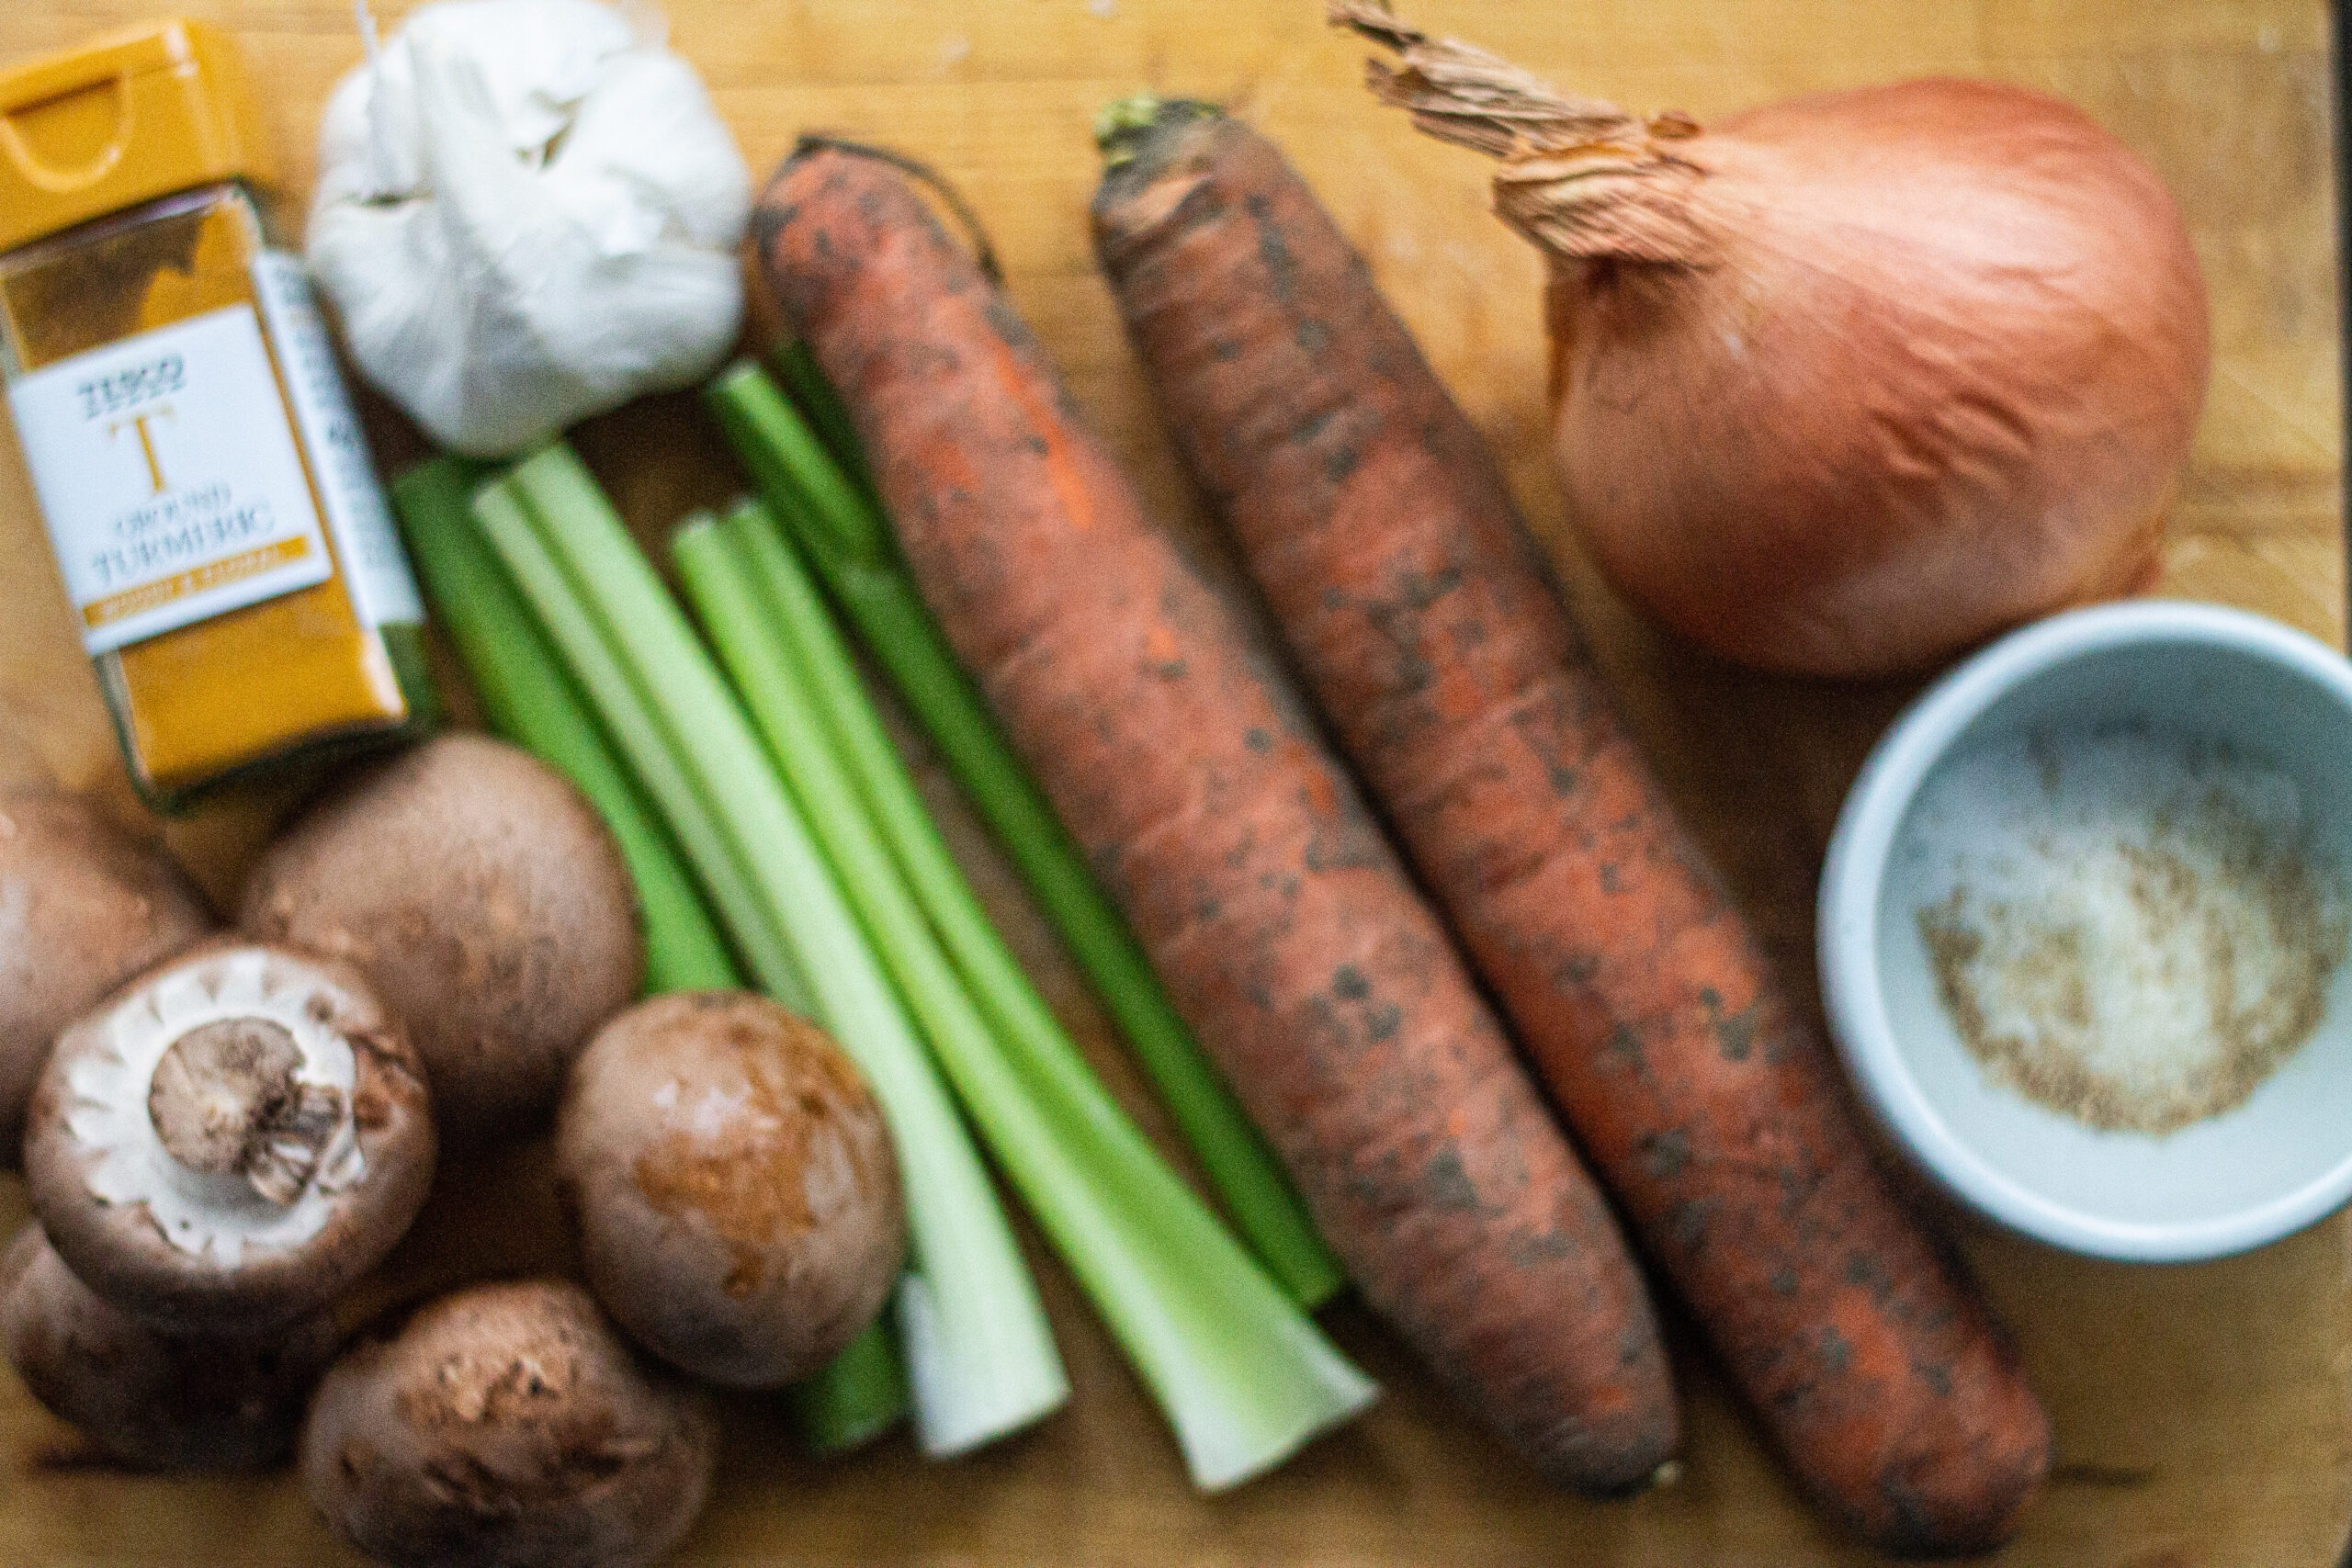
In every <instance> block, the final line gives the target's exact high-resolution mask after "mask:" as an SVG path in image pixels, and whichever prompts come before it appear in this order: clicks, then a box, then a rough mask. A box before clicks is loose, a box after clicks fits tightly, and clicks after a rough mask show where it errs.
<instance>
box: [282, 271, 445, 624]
mask: <svg viewBox="0 0 2352 1568" xmlns="http://www.w3.org/2000/svg"><path fill="white" fill-rule="evenodd" d="M254 293H255V294H256V295H258V296H259V297H260V299H261V314H262V320H263V321H266V322H268V323H269V338H270V342H271V343H273V344H277V359H278V364H279V366H280V367H282V368H283V369H284V370H285V372H286V387H287V390H288V391H289V392H290V393H292V394H293V402H294V421H295V423H297V424H299V425H300V427H301V433H302V449H303V450H304V451H306V452H308V453H309V454H310V456H311V473H313V474H315V475H316V476H317V477H318V481H319V495H320V498H321V499H322V501H323V502H325V504H326V510H327V528H328V531H329V532H330V533H331V534H333V536H334V547H335V554H336V556H337V557H338V558H341V560H342V562H343V575H344V583H345V586H346V587H347V588H348V589H349V590H350V591H351V606H352V608H353V609H354V610H355V611H356V612H357V613H358V615H359V618H360V620H361V621H362V622H364V623H366V624H367V625H368V626H383V625H385V624H387V623H388V622H390V623H406V624H409V625H419V624H422V623H423V621H424V600H423V599H422V598H421V597H420V596H419V595H418V593H417V591H416V575H415V573H413V571H411V570H409V564H408V556H407V553H406V552H405V551H403V550H402V549H401V537H400V534H399V531H398V530H396V529H395V528H394V527H393V526H392V513H391V508H390V506H388V505H387V504H386V503H385V501H384V487H383V486H382V485H381V484H379V482H378V481H377V479H376V465H375V463H374V462H373V461H372V460H371V459H370V458H369V457H368V436H367V434H366V432H364V431H363V430H361V429H360V427H359V416H358V415H357V414H356V413H355V412H352V407H351V394H350V393H349V392H348V391H347V390H345V388H344V384H343V370H342V367H339V366H338V365H336V364H335V361H334V342H333V340H332V339H330V338H329V337H328V336H327V327H326V322H325V321H324V320H323V319H322V317H321V316H320V314H319V307H318V303H317V301H316V300H315V299H313V298H312V296H311V280H310V278H309V277H308V276H306V275H305V274H304V273H303V271H302V262H301V258H300V257H299V256H294V255H290V254H288V253H286V252H284V251H265V252H263V253H262V254H261V255H260V256H259V257H257V258H256V259H255V260H254Z"/></svg>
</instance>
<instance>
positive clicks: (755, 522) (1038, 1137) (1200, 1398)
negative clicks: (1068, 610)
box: [673, 502, 1376, 1490]
mask: <svg viewBox="0 0 2352 1568" xmlns="http://www.w3.org/2000/svg"><path fill="white" fill-rule="evenodd" d="M673 557H674V559H675V561H676V563H677V566H678V569H679V573H680V576H681V578H682V579H683V581H684V586H685V590H686V594H687V597H688V599H689V600H690V601H691V602H692V603H693V604H694V605H695V610H696V612H697V613H698V614H699V615H700V616H701V618H702V621H703V625H704V626H705V628H706V630H707V631H708V633H709V634H710V636H711V638H712V640H713V641H714V642H715V643H716V644H717V646H718V651H719V657H720V660H721V662H722V663H724V664H725V665H726V667H727V669H728V671H729V673H730V674H731V675H732V676H733V677H734V680H735V684H736V688H737V690H738V692H739V693H741V695H742V696H743V698H744V700H745V702H746V704H747V705H749V707H750V708H751V710H752V717H753V719H754V720H755V721H756V722H757V724H758V725H759V727H760V728H761V730H762V731H763V733H764V735H765V736H766V738H767V740H768V747H769V751H770V754H771V755H772V756H773V757H774V759H775V762H776V764H777V766H778V768H779V769H780V770H781V771H782V773H783V774H784V777H785V781H786V784H787V786H788V787H789V788H790V790H791V791H792V793H793V795H795V796H796V797H797V799H798V800H799V802H800V804H801V807H802V809H803V810H804V811H805V812H806V813H807V815H808V819H809V825H810V826H811V828H812V829H814V830H815V833H816V837H817V840H818V842H819V844H820V847H821V848H822V850H823V851H824V852H825V854H826V856H827V858H828V859H829V860H830V861H831V863H832V866H833V868H834V870H835V871H836V872H837V873H838V874H840V877H841V880H842V886H844V888H845V889H846V890H847V892H848V894H849V897H850V902H851V904H852V905H853V906H854V908H856V909H857V910H858V912H859V914H860V915H861V916H862V917H863V919H864V920H865V928H866V932H867V935H868V936H869V937H870V938H871V939H872V941H873V943H874V946H875V948H876V951H878V952H879V953H881V954H882V956H883V959H884V962H885V963H886V964H887V965H888V967H889V969H890V971H891V973H892V975H893V976H895V977H896V978H897V979H898V982H899V990H900V992H901V994H902V995H904V996H905V997H906V998H907V999H908V1001H909V1003H910V1006H911V1008H912V1010H913V1011H914V1013H915V1015H916V1017H917V1019H918V1020H919V1021H920V1022H921V1023H922V1029H923V1032H924V1034H925V1035H926V1036H927V1037H928V1039H929V1040H930V1042H931V1044H932V1048H933V1054H934V1055H935V1056H936V1058H937V1059H938V1061H939V1063H940V1065H941V1066H942V1067H944V1069H945V1071H946V1074H947V1077H948V1078H949V1080H950V1081H951V1082H952V1083H953V1084H954V1085H955V1087H956V1092H957V1094H958V1095H959V1096H960V1098H961V1099H962V1100H963V1102H964V1104H965V1107H966V1108H967V1110H968V1111H970V1113H971V1115H972V1119H973V1122H975V1124H976V1125H977V1126H978V1129H979V1131H980V1134H981V1136H982V1138H983V1139H984V1140H985V1141H986V1143H987V1144H988V1145H989V1151H990V1153H991V1154H993V1155H994V1156H995V1157H996V1161H997V1163H998V1165H999V1166H1000V1167H1001V1168H1003V1169H1004V1170H1005V1172H1006V1173H1007V1174H1008V1175H1009V1176H1010V1177H1011V1178H1012V1181H1013V1183H1014V1185H1015V1186H1016V1187H1017V1188H1018V1189H1019V1190H1020V1191H1021V1193H1022V1195H1023V1198H1024V1199H1025V1200H1026V1201H1027V1203H1028V1207H1029V1210H1030V1213H1032V1214H1034V1215H1035V1217H1036V1219H1037V1221H1038V1223H1039V1224H1041V1225H1042V1226H1043V1227H1044V1229H1045V1231H1046V1235H1048V1236H1049V1237H1051V1238H1052V1240H1053V1242H1054V1244H1055V1247H1056V1249H1057V1251H1058V1252H1059V1253H1060V1254H1061V1257H1062V1258H1063V1260H1064V1261H1065V1262H1066V1263H1068V1264H1069V1267H1070V1269H1071V1272H1072V1273H1074V1274H1075V1275H1076V1276H1077V1278H1078V1280H1079V1282H1080V1285H1081V1286H1083V1287H1084V1288H1085V1290H1086V1292H1087V1293H1088V1295H1089V1297H1090V1298H1091V1300H1092V1302H1093V1303H1094V1305H1095V1308H1096V1310H1097V1311H1099V1312H1100V1313H1101V1314H1102V1315H1103V1319H1104V1321H1105V1322H1106V1323H1107V1324H1108V1325H1110V1327H1111V1330H1112V1332H1113V1334H1114V1336H1115V1337H1116V1338H1117V1339H1118V1341H1119V1343H1120V1346H1121V1347H1122V1348H1124V1349H1125V1352H1126V1354H1127V1357H1128V1359H1129V1360H1130V1362H1131V1363H1132V1364H1133V1365H1134V1366H1135V1368H1136V1372H1137V1373H1138V1374H1139V1375H1140V1376H1141V1377H1142V1379H1143V1381H1144V1382H1145V1383H1146V1385H1147V1386H1148V1387H1149V1388H1150V1389H1151V1391H1152V1393H1154V1395H1155V1396H1156V1397H1157V1398H1158V1399H1159V1404H1160V1407H1161V1409H1162V1410H1163V1411H1164V1412H1165V1413H1166V1414H1167V1416H1168V1418H1169V1420H1170V1424H1171V1425H1172V1426H1173V1427H1174V1428H1175V1432H1176V1437H1177V1440H1178V1443H1179V1445H1180V1446H1181V1447H1182V1450H1183V1453H1184V1458H1185V1461H1186V1464H1187V1465H1188V1467H1189V1468H1190V1470H1191V1472H1192V1475H1193V1482H1194V1483H1195V1484H1197V1485H1199V1486H1201V1487H1203V1488H1204V1489H1207V1490H1216V1489H1220V1488H1223V1487H1227V1486H1230V1485H1233V1484H1235V1483H1238V1482H1241V1481H1245V1480H1248V1479H1249V1478H1250V1477H1251V1476H1254V1475H1258V1474H1260V1473H1262V1472H1264V1471H1266V1470H1268V1469H1271V1468H1272V1466H1274V1465H1275V1464H1278V1463H1280V1462H1281V1461H1283V1459H1284V1458H1286V1457H1288V1456H1289V1455H1290V1454H1291V1453H1292V1452H1294V1451H1295V1450H1296V1449H1297V1448H1298V1447H1299V1445H1300V1444H1302V1443H1304V1442H1306V1440H1307V1439H1308V1438H1312V1437H1313V1436H1315V1435H1316V1434H1317V1433H1318V1432H1320V1431H1322V1430H1324V1429H1325V1428H1327V1427H1330V1426H1333V1425H1335V1424H1337V1423H1339V1422H1340V1421H1344V1420H1346V1419H1347V1418H1348V1417H1349V1416H1352V1415H1354V1414H1355V1413H1356V1412H1357V1411H1359V1410H1361V1409H1362V1408H1363V1406H1364V1405H1365V1404H1367V1403H1369V1402H1370V1400H1371V1399H1372V1398H1373V1397H1374V1393H1375V1392H1376V1390H1375V1388H1374V1384H1373V1383H1372V1382H1370V1380H1368V1379H1367V1378H1365V1377H1364V1376H1363V1373H1362V1372H1360V1371H1357V1370H1356V1369H1355V1368H1354V1367H1353V1366H1352V1365H1351V1364H1350V1363H1349V1362H1348V1361H1347V1359H1345V1358H1344V1357H1342V1356H1341V1355H1340V1353H1339V1351H1338V1350H1337V1349H1335V1348H1333V1347H1332V1346H1331V1345H1330V1343H1329V1341H1328V1340H1326V1339H1325V1338H1324V1337H1323V1336H1322V1334H1321V1333H1320V1331H1318V1330H1317V1328H1316V1326H1315V1325H1314V1323H1313V1321H1312V1320H1311V1319H1310V1318H1308V1317H1307V1315H1306V1313H1305V1311H1304V1310H1302V1309H1301V1308H1300V1306H1299V1305H1298V1303H1295V1301H1293V1300H1292V1299H1291V1298H1290V1297H1289V1296H1287V1295H1285V1294H1284V1293H1283V1290H1282V1288H1281V1287H1280V1286H1278V1285H1277V1284H1275V1283H1274V1281H1273V1280H1272V1279H1271V1278H1269V1277H1268V1276H1267V1275H1266V1274H1265V1273H1264V1272H1263V1271H1262V1270H1261V1269H1260V1268H1259V1267H1258V1265H1257V1264H1256V1262H1255V1261H1254V1260H1252V1258H1250V1255H1249V1254H1248V1253H1247V1252H1245V1251H1243V1250H1242V1247H1241V1246H1240V1244H1239V1243H1238V1242H1237V1241H1235V1240H1234V1239H1233V1237H1232V1236H1231V1235H1229V1234H1228V1233H1227V1231H1226V1230H1225V1228H1224V1227H1223V1226H1222V1225H1221V1224H1218V1222H1217V1220H1216V1217H1215V1216H1214V1215H1212V1214H1211V1213H1209V1211H1208V1210H1207V1208H1206V1207H1205V1206H1204V1205H1203V1204H1202V1203H1201V1201H1200V1200H1199V1199H1197V1198H1195V1197H1194V1196H1193V1191H1192V1190H1191V1189H1190V1188H1189V1187H1187V1186H1185V1184H1184V1182H1183V1181H1182V1179H1181V1178H1179V1177H1178V1176H1177V1175H1176V1173H1175V1172H1174V1171H1173V1170H1171V1169H1170V1168H1169V1167H1168V1166H1167V1164H1166V1163H1165V1162H1163V1161H1162V1160H1161V1159H1160V1157H1159V1153H1158V1152H1157V1151H1156V1150H1154V1149H1153V1148H1152V1146H1151V1145H1150V1142H1149V1140H1148V1139H1147V1138H1145V1136H1144V1135H1143V1134H1142V1133H1141V1132H1140V1131H1139V1130H1138V1129H1137V1128H1136V1125H1135V1124H1134V1123H1133V1122H1130V1121H1129V1120H1128V1119H1127V1117H1126V1115H1125V1112H1124V1111H1121V1110H1120V1109H1119V1108H1118V1106H1117V1104H1116V1102H1115V1101H1114V1100H1112V1099H1111V1097H1110V1095H1109V1093H1108V1092H1107V1091H1106V1090H1104V1089H1103V1086H1102V1084H1101V1082H1100V1081H1099V1080H1097V1079H1096V1078H1095V1077H1094V1075H1093V1072H1092V1071H1091V1069H1090V1068H1089V1067H1088V1066H1087V1065H1086V1063H1085V1060H1084V1058H1083V1057H1082V1056H1080V1054H1079V1052H1078V1050H1077V1047H1076V1046H1074V1045H1073V1044H1071V1043H1070V1042H1069V1038H1068V1036H1066V1035H1065V1034H1064V1033H1063V1032H1062V1031H1061V1028H1060V1025H1059V1024H1058V1023H1057V1021H1055V1019H1054V1017H1053V1014H1052V1013H1051V1011H1049V1010H1047V1009H1046V1005H1045V1002H1044V1001H1043V1000H1042V999H1041V998H1039V997H1038V996H1037V994H1036V992H1035V990H1034V989H1033V988H1032V987H1030V985H1029V983H1028V980H1027V978H1026V977H1025V976H1023V974H1022V972H1021V969H1020V966H1019V965H1018V964H1016V963H1015V962H1014V960H1013V958H1012V954H1011V953H1009V952H1007V951H1006V950H1005V948H1004V945H1003V942H1002V941H1001V939H1000V938H999V937H998V935H997V933H996V931H995V929H994V928H993V927H992V926H990V925H989V921H988V918H987V916H986V915H985V914H984V913H983V912H982V910H981V908H980V907H979V904H978V900H977V899H976V898H975V897H973V895H972V893H971V890H970V888H969V887H968V886H966V884H965V882H964V880H963V876H962V874H961V873H960V872H959V871H958V870H957V869H956V863H955V861H954V860H953V858H952V857H951V856H950V855H949V853H948V851H947V846H946V845H945V844H944V842H943V841H942V840H940V838H939V835H938V832H937V830H936V829H935V828H934V827H933V825H932V822H931V820H930V818H929V816H928V815H927V814H926V813H925V811H924V810H923V807H922V801H921V798H920V797H919V796H918V795H916V793H915V789H914V784H913V781H912V780H911V779H910V778H909V777H908V776H907V774H906V772H905V770H904V768H903V767H902V766H901V765H900V763H899V760H898V756H897V753H896V752H895V751H894V750H892V748H891V746H890V743H889V740H888V737H887V736H886V735H885V734H884V732H883V730H882V728H881V724H880V720H879V719H878V718H877V717H876V716H875V714H874V711H873V709H872V707H871V706H870V705H868V704H867V703H866V701H865V694H864V692H863V691H862V689H860V688H859V687H858V686H857V684H856V679H855V676H854V672H853V671H852V669H851V666H850V663H849V655H848V651H847V649H844V648H843V647H842V645H841V644H840V642H839V641H838V639H837V637H836V636H835V634H834V633H833V630H832V627H831V623H830V621H828V620H827V619H826V612H825V610H824V606H823V602H822V600H821V599H820V597H819V596H818V593H817V589H816V585H815V583H814V582H813V581H811V580H809V578H808V577H807V576H806V574H805V573H804V572H803V571H802V570H800V569H799V567H798V564H797V562H796V561H795V560H794V559H793V558H791V557H790V556H789V555H788V554H786V552H785V550H784V548H783V545H782V536H781V535H779V534H778V533H777V532H776V531H775V525H774V523H773V522H771V521H770V520H769V519H768V518H767V516H766V514H765V513H763V512H762V511H761V510H760V509H759V507H758V505H757V503H756V502H753V503H750V504H749V505H748V506H747V508H746V509H744V510H742V511H741V512H739V513H737V514H736V515H735V516H734V517H732V518H730V520H729V523H728V524H726V525H719V524H718V523H716V522H714V521H712V520H709V519H707V518H704V519H700V520H696V521H692V522H689V524H688V525H686V526H685V527H684V528H683V529H681V530H680V532H679V533H678V535H677V536H676V538H675V540H674V542H673ZM820 691H821V692H822V693H823V694H824V695H822V696H820ZM886 824H887V826H886ZM917 889H920V890H921V892H920V893H918V891H917Z"/></svg>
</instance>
